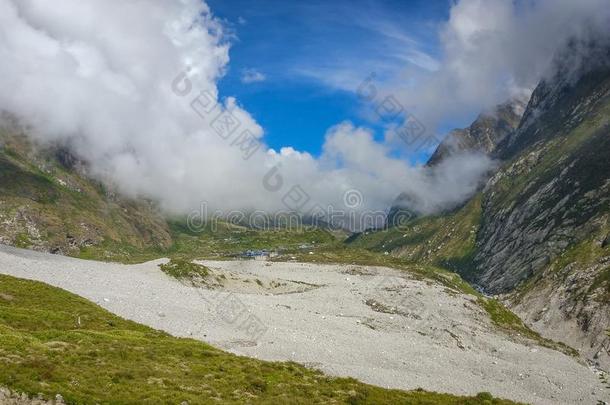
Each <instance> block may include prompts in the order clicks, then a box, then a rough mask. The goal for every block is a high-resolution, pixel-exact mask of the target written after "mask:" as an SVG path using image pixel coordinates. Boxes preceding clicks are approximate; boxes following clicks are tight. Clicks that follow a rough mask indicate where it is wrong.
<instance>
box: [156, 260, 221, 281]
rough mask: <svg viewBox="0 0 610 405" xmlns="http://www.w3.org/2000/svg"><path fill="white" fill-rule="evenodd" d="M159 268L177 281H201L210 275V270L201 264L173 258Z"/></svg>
mask: <svg viewBox="0 0 610 405" xmlns="http://www.w3.org/2000/svg"><path fill="white" fill-rule="evenodd" d="M159 268H160V269H161V271H163V272H164V273H165V274H167V275H169V276H172V277H174V278H177V279H178V280H191V281H201V280H203V279H205V278H206V277H207V276H208V275H209V274H210V269H208V268H207V267H206V266H204V265H202V264H197V263H193V262H191V261H189V260H185V259H177V258H173V259H171V260H170V261H169V262H167V263H164V264H160V265H159Z"/></svg>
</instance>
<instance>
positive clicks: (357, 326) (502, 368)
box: [0, 246, 610, 404]
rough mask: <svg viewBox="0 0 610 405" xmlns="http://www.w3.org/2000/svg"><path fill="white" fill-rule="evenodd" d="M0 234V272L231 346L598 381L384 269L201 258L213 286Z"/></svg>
mask: <svg viewBox="0 0 610 405" xmlns="http://www.w3.org/2000/svg"><path fill="white" fill-rule="evenodd" d="M161 262H162V260H157V261H153V262H148V263H144V264H141V265H120V264H111V263H101V262H92V261H83V260H77V259H71V258H66V257H62V256H53V255H47V254H41V253H35V252H31V251H25V250H19V249H14V248H10V247H5V246H0V272H1V273H4V274H10V275H14V276H17V277H22V278H28V279H33V280H40V281H44V282H46V283H48V284H51V285H55V286H58V287H61V288H64V289H66V290H68V291H71V292H74V293H76V294H79V295H81V296H83V297H85V298H88V299H90V300H92V301H94V302H96V303H98V304H99V305H101V306H102V307H104V308H106V309H108V310H109V311H111V312H114V313H116V314H118V315H120V316H122V317H125V318H128V319H132V320H134V321H137V322H140V323H143V324H146V325H149V326H152V327H154V328H157V329H162V330H165V331H167V332H169V333H171V334H173V335H176V336H188V337H193V338H197V339H201V340H204V341H206V342H209V343H211V344H213V345H215V346H218V347H221V348H224V349H226V350H229V351H232V352H234V353H238V354H242V355H246V356H251V357H257V358H261V359H266V360H293V361H296V362H299V363H303V364H306V365H310V366H312V367H315V368H319V369H321V370H323V371H325V372H327V373H329V374H332V375H338V376H351V377H355V378H357V379H359V380H362V381H364V382H368V383H371V384H375V385H379V386H383V387H392V388H402V389H415V388H418V387H421V388H424V389H426V390H432V391H440V392H450V393H455V394H475V393H477V392H481V391H489V392H491V393H493V394H494V395H496V396H499V397H504V398H510V399H513V400H517V401H523V402H529V403H534V404H562V403H565V404H574V403H588V404H595V403H597V400H605V401H610V391H609V390H607V389H606V388H605V387H604V386H603V385H602V384H601V383H600V381H599V379H598V377H597V376H596V375H595V374H594V373H593V371H592V370H590V369H589V368H588V367H586V366H583V365H581V364H579V363H578V362H577V361H576V360H575V359H573V358H570V357H568V356H565V355H563V354H561V353H559V352H556V351H553V350H549V349H546V348H542V347H539V346H536V345H534V344H523V343H517V342H514V341H512V340H511V339H509V338H507V336H505V335H504V334H502V333H500V332H498V331H496V330H495V328H494V327H493V326H492V325H491V323H490V321H489V320H488V317H487V314H486V313H485V312H483V311H482V310H481V309H480V308H479V307H478V306H477V305H475V304H474V302H473V301H474V298H473V297H470V296H466V295H461V294H455V293H454V292H451V291H447V290H446V289H445V288H444V287H442V286H438V285H433V284H430V283H427V282H422V281H416V280H413V279H409V278H408V277H405V275H404V274H403V273H398V272H396V271H394V270H391V269H384V268H374V267H357V266H346V265H314V264H301V263H267V262H258V261H236V262H204V263H205V264H206V265H207V266H209V267H210V268H212V269H213V271H214V273H215V274H216V275H220V274H222V275H223V276H224V279H223V281H222V283H223V287H222V288H220V289H216V290H207V289H202V288H193V287H190V286H185V285H183V284H181V283H179V282H177V281H175V280H173V279H171V278H169V277H167V276H166V275H165V274H163V273H162V272H161V271H160V270H159V269H158V267H157V266H158V264H159V263H161Z"/></svg>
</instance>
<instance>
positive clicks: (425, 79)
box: [386, 0, 610, 127]
mask: <svg viewBox="0 0 610 405" xmlns="http://www.w3.org/2000/svg"><path fill="white" fill-rule="evenodd" d="M609 38H610V7H608V2H607V0H581V1H572V0H533V1H505V0H459V1H458V2H456V3H455V4H454V5H453V7H452V8H451V11H450V17H449V20H448V21H447V23H446V24H445V26H444V27H443V28H442V30H441V32H440V39H441V45H442V49H443V57H442V59H441V61H440V66H439V69H438V70H437V71H435V72H432V73H430V72H424V71H412V72H411V75H410V77H409V78H410V80H408V81H407V80H405V77H404V76H401V77H399V78H395V80H394V81H392V82H391V83H390V84H388V86H387V89H386V91H388V92H390V91H391V92H392V93H393V94H394V95H396V96H397V97H399V99H400V100H401V102H402V103H404V105H405V106H407V107H408V108H409V109H410V110H411V111H412V112H414V113H415V114H416V115H417V116H418V118H419V119H420V120H423V121H425V122H426V123H427V125H428V126H429V127H435V126H436V124H438V123H439V121H441V120H444V121H446V120H447V119H448V118H458V119H459V118H461V117H464V116H465V115H468V114H472V113H475V114H476V113H477V112H479V111H481V110H484V109H486V108H488V107H490V106H493V105H495V104H498V103H502V102H504V101H506V100H508V99H509V98H511V97H514V96H523V95H528V94H529V93H530V92H531V90H532V89H533V88H534V87H535V86H536V85H537V84H538V82H539V81H540V80H541V79H542V78H543V77H546V76H548V75H550V74H551V73H552V72H553V71H554V64H553V61H554V57H555V56H556V55H557V53H558V52H559V51H560V50H561V49H563V48H564V47H565V46H566V44H567V43H568V41H570V40H576V42H581V43H587V42H588V41H589V40H590V39H595V40H597V41H598V42H600V43H605V44H608V40H609ZM574 54H575V55H572V56H575V57H574V59H575V60H573V61H572V62H573V65H574V66H577V65H578V58H580V56H582V55H580V54H578V52H574Z"/></svg>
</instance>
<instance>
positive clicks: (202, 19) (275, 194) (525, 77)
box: [0, 0, 605, 213]
mask: <svg viewBox="0 0 610 405" xmlns="http://www.w3.org/2000/svg"><path fill="white" fill-rule="evenodd" d="M542 3H544V4H546V6H545V7H542V6H541V7H542V9H540V10H539V9H534V10H533V11H530V10H529V9H528V10H524V11H523V13H526V14H525V16H522V15H520V14H518V13H517V12H516V10H513V9H512V8H506V6H505V5H503V4H505V2H501V1H491V2H482V1H481V2H477V1H475V0H463V1H462V2H460V3H458V4H457V5H456V6H455V7H454V8H453V10H452V13H451V20H450V21H449V23H448V25H447V28H446V29H445V33H444V43H445V46H446V52H447V55H446V58H445V61H444V63H443V66H442V67H440V69H439V70H438V72H437V73H434V74H431V76H430V79H429V81H424V82H422V83H421V87H420V90H419V95H418V97H415V98H410V96H408V95H405V94H404V93H401V97H402V100H403V101H404V102H405V103H407V102H412V103H415V102H418V103H419V104H420V108H421V111H432V110H433V109H434V108H436V109H437V110H438V111H439V112H443V113H446V112H451V111H452V108H458V109H459V108H461V107H462V105H461V104H470V105H477V106H480V105H483V104H487V103H489V102H493V101H496V100H499V99H501V98H502V97H505V96H506V95H507V94H508V93H509V92H510V91H509V90H514V89H519V88H523V87H526V88H527V87H528V86H531V85H533V84H534V83H535V80H536V79H537V78H538V77H539V76H540V75H541V74H542V72H543V71H544V68H545V67H546V66H547V65H548V62H549V60H550V58H551V56H552V54H553V52H554V51H555V48H556V47H557V46H556V41H555V40H561V39H563V38H567V35H566V33H564V32H563V31H569V32H575V31H576V32H577V30H576V28H575V27H573V26H572V25H570V24H567V23H568V22H570V21H572V23H573V24H576V23H583V21H586V19H585V16H590V14H591V13H590V11H591V10H592V9H593V8H594V6H600V4H601V1H598V2H595V1H594V0H588V1H583V2H579V6H576V5H574V6H572V5H571V4H572V2H569V1H554V2H552V3H553V4H556V5H557V8H558V9H562V7H563V10H564V13H567V14H571V19H566V18H564V17H565V15H564V14H562V13H560V12H559V11H558V10H557V9H554V8H550V6H549V4H550V2H549V1H547V2H542ZM585 3H586V4H585ZM485 4H489V7H491V8H492V9H491V10H495V11H493V12H488V11H485V10H484V9H483V8H484V7H485ZM583 4H585V5H588V7H583V6H582V5H583ZM561 6H562V7H561ZM581 8H582V9H581ZM586 10H589V13H587V12H585V11H586ZM604 10H605V9H602V10H601V12H600V13H599V15H598V17H601V16H603V15H604V13H605V11H604ZM532 13H533V14H532ZM545 13H547V14H548V15H547V14H545ZM545 15H546V16H547V17H546V18H548V19H551V20H552V21H548V22H547V21H546V20H545V19H543V18H542V16H545ZM590 17H591V16H590ZM594 17H595V16H593V17H591V18H594ZM481 18H483V21H480V19H481ZM555 20H556V21H555ZM594 20H595V21H597V19H595V18H594ZM595 21H594V22H593V23H591V22H589V23H588V24H587V25H588V26H591V25H594V23H595ZM545 23H546V24H545ZM562 23H563V24H564V25H563V26H562V25H561V24H562ZM566 25H567V28H566ZM545 26H547V29H548V32H547V31H545V30H544V29H543V28H544V27H545ZM524 27H525V28H530V29H529V31H528V30H525V31H524V32H523V33H519V32H518V31H519V30H521V29H524ZM528 35H531V36H532V37H531V38H529V36H528ZM526 38H529V41H526V40H525V39H526ZM559 42H560V41H559ZM399 52H400V51H399ZM0 59H1V60H3V61H10V63H3V64H1V65H0V110H6V111H10V112H11V113H13V114H15V115H16V116H18V117H19V118H20V119H21V120H23V122H25V123H27V125H28V126H29V133H30V135H31V136H32V138H34V139H35V140H37V141H39V142H42V143H54V142H55V143H61V144H66V145H70V146H71V148H72V149H73V150H74V151H75V153H76V154H77V155H78V156H79V157H80V158H81V159H84V160H85V161H87V162H88V163H89V165H90V170H91V173H92V174H93V175H94V176H96V177H98V178H100V179H102V180H104V181H106V182H108V183H112V184H114V185H116V186H117V187H118V188H119V190H121V191H123V192H124V193H127V194H130V195H138V196H146V197H149V198H153V199H156V200H158V201H160V203H161V205H162V207H164V208H165V209H167V210H168V211H171V212H180V213H186V212H189V210H192V209H194V208H197V207H198V206H199V205H200V204H201V203H202V202H206V203H207V204H208V206H209V208H210V209H220V210H223V211H227V210H234V209H265V210H269V211H273V210H280V209H285V207H286V202H287V201H288V202H292V203H294V201H295V199H294V198H292V199H290V198H287V197H286V196H287V195H289V193H290V191H294V190H299V189H300V190H303V191H304V192H305V193H306V197H307V201H306V203H307V204H305V205H304V206H303V207H300V208H301V210H303V211H304V212H307V211H308V210H309V209H311V208H312V206H313V205H314V204H317V205H320V206H329V205H332V206H334V207H339V208H342V207H344V206H345V204H344V203H345V202H344V198H343V197H344V193H345V192H346V191H348V190H351V189H356V190H359V191H360V192H361V193H362V196H363V201H362V205H361V206H358V207H357V209H358V210H384V209H387V208H388V207H389V205H390V204H391V203H392V201H393V200H394V198H395V197H396V195H397V194H398V193H399V192H401V191H407V192H409V193H412V194H414V195H416V196H417V201H418V205H417V206H416V207H415V208H416V209H418V210H420V211H421V212H426V213H428V212H434V211H436V210H438V209H440V208H443V207H447V206H451V205H453V204H456V203H458V202H459V201H461V200H462V199H464V198H465V197H466V196H467V195H469V194H470V193H471V192H472V191H473V190H474V189H475V187H476V185H477V184H478V181H479V178H480V175H481V173H482V172H485V171H486V170H487V169H488V168H489V167H490V165H491V162H489V161H488V160H487V159H486V158H484V157H482V156H469V157H466V158H464V157H461V158H460V157H457V158H455V159H451V160H448V161H447V162H445V163H444V164H443V165H440V166H439V167H438V168H436V169H434V171H430V170H428V169H424V168H422V167H421V166H413V165H410V164H408V163H407V162H405V161H403V160H401V159H398V158H396V157H393V155H392V151H391V150H390V149H389V146H388V144H386V143H380V142H376V141H375V139H374V137H373V135H372V133H371V132H370V131H369V130H367V129H364V128H357V127H354V126H352V125H351V124H349V123H343V124H340V125H338V126H336V127H333V128H331V129H330V130H329V132H328V134H327V137H326V141H325V144H324V147H323V153H322V155H321V156H320V157H319V158H314V157H313V156H311V155H309V154H307V153H303V152H300V151H297V150H294V149H292V148H290V147H289V146H287V147H286V148H282V149H281V150H280V151H279V152H276V151H273V150H269V149H267V148H266V147H265V146H264V145H261V147H260V150H258V151H257V152H256V153H254V154H252V155H251V156H250V157H249V159H244V151H243V150H242V149H240V148H241V147H244V146H247V145H246V144H244V143H243V142H241V141H240V139H239V138H238V136H240V135H243V134H248V136H250V137H252V138H253V139H259V140H261V139H262V136H263V129H262V128H261V127H260V126H259V125H258V124H257V123H256V122H255V120H254V119H253V118H252V117H251V116H250V114H249V113H248V112H247V111H245V110H244V109H243V108H241V107H240V105H239V103H238V101H237V100H235V99H232V98H228V99H226V100H223V101H220V102H218V97H219V96H218V90H217V86H216V83H217V81H218V80H219V78H221V77H222V75H223V74H224V72H225V69H226V67H227V64H228V62H229V55H228V45H227V43H226V41H225V40H224V36H223V27H222V25H221V24H220V23H219V22H218V21H217V20H216V19H214V18H213V17H212V15H211V14H210V10H209V9H208V7H207V6H206V5H205V4H204V3H203V2H201V1H199V0H172V1H168V0H147V1H130V2H125V1H120V0H115V1H110V0H88V1H87V2H83V1H81V0H56V1H53V2H49V1H46V0H0ZM425 59H426V58H424V59H422V60H424V63H427V62H429V61H427V62H426V60H425ZM185 70H187V71H188V78H186V77H179V78H178V79H177V80H175V83H174V87H175V89H174V90H175V91H177V93H178V95H177V94H176V93H175V91H173V90H172V81H174V79H175V78H176V77H177V75H178V74H179V73H180V72H183V71H185ZM505 78H509V79H510V80H506V79H505ZM498 83H499V84H498ZM490 89H492V91H490ZM493 89H496V90H495V91H493ZM202 92H203V93H202ZM490 93H491V95H490ZM194 101H195V102H194ZM217 102H218V104H217V106H216V108H215V109H214V110H213V111H212V112H211V113H206V112H204V110H206V108H207V107H209V106H213V105H215V104H216V103H217ZM409 105H410V104H409ZM193 106H195V107H196V108H197V110H198V112H199V114H198V113H196V112H195V111H194V110H193ZM223 112H224V114H223V115H220V116H219V113H223ZM229 113H230V116H229V115H228V114H229ZM217 117H220V118H217ZM227 117H228V118H230V119H232V120H233V123H237V122H238V123H239V126H238V128H237V129H236V130H235V132H233V133H232V134H227V132H226V131H224V130H223V126H222V125H226V122H225V121H223V119H225V118H227ZM223 122H224V124H223ZM221 135H222V136H221ZM241 139H242V140H243V138H241ZM274 168H276V171H273V170H274ZM270 180H273V181H276V183H274V184H272V185H270V183H269V181H270ZM292 197H294V195H292Z"/></svg>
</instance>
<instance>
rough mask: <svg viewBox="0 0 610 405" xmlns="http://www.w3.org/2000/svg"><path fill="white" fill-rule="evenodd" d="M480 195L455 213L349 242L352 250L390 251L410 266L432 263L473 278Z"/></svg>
mask: <svg viewBox="0 0 610 405" xmlns="http://www.w3.org/2000/svg"><path fill="white" fill-rule="evenodd" d="M480 221H481V196H480V195H477V196H475V197H474V198H473V199H471V200H470V201H469V202H468V203H467V204H466V205H464V206H463V207H460V208H458V209H456V210H454V211H452V212H448V213H444V214H439V215H435V216H427V217H421V218H417V219H415V220H413V221H411V222H409V223H407V224H405V225H402V226H400V227H392V228H389V229H385V230H383V231H377V232H373V231H369V232H364V233H361V234H359V235H356V236H354V237H353V238H351V239H350V240H349V245H350V246H351V247H357V248H363V249H368V250H372V251H374V252H382V253H384V254H385V252H387V253H388V254H389V255H391V256H396V257H400V258H402V259H403V260H405V261H407V262H409V263H419V264H429V265H434V266H436V267H441V268H445V269H447V270H451V271H455V272H457V273H459V274H461V275H462V276H463V277H465V278H466V279H468V278H471V277H472V276H473V272H474V271H475V269H474V263H473V259H474V254H475V248H476V237H477V232H478V230H479V226H480Z"/></svg>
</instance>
